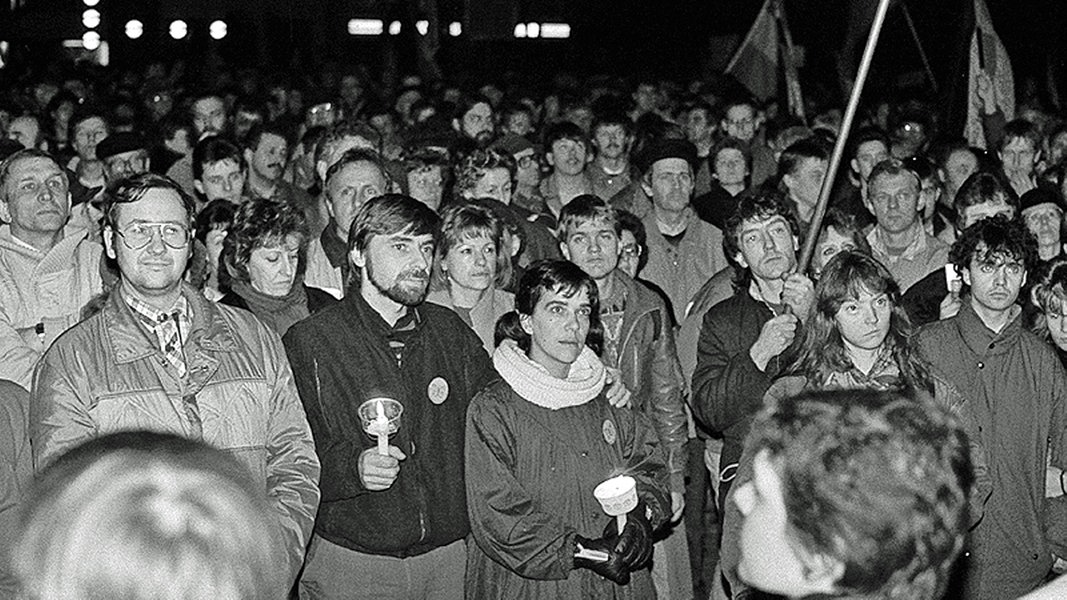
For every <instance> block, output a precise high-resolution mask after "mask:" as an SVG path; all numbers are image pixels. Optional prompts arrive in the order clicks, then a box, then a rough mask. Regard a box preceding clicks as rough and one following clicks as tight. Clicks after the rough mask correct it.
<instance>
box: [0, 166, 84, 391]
mask: <svg viewBox="0 0 1067 600" xmlns="http://www.w3.org/2000/svg"><path fill="white" fill-rule="evenodd" d="M67 177H68V175H67V173H66V172H65V171H64V170H63V169H62V168H61V167H60V165H59V163H57V162H56V160H55V159H54V158H52V156H50V155H49V154H46V153H44V152H42V151H40V150H35V149H31V150H20V151H18V152H15V153H14V154H12V155H11V156H9V157H8V158H7V159H6V160H4V161H3V162H0V220H2V221H3V222H4V223H5V224H4V225H2V226H0V379H9V380H11V381H14V382H15V383H18V384H19V385H21V386H22V387H24V388H26V389H27V390H28V389H29V388H30V380H31V379H32V377H33V369H34V367H35V366H36V365H37V361H38V359H39V358H40V357H41V354H42V353H43V352H44V351H45V350H46V349H47V348H48V346H49V345H51V344H52V342H53V341H54V340H55V339H56V338H57V337H59V334H61V333H63V332H64V331H66V330H67V329H68V328H69V327H71V326H72V325H74V324H75V323H77V322H78V321H79V320H80V319H81V312H82V308H83V307H84V306H85V305H86V304H87V303H88V302H89V301H90V300H91V299H92V298H93V297H94V296H96V295H97V294H99V293H100V292H101V291H102V289H103V285H102V283H101V278H100V255H101V253H102V250H103V249H102V248H101V246H100V244H99V243H98V242H96V241H95V240H94V238H93V237H92V236H90V234H89V231H87V230H86V229H85V228H83V227H80V226H79V225H78V224H77V223H73V222H72V221H71V218H70V217H71V195H70V191H69V190H70V188H69V180H68V179H67Z"/></svg>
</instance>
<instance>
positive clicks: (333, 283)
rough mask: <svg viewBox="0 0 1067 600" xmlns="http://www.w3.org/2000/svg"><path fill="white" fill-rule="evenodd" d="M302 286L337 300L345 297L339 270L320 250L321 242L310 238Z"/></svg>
mask: <svg viewBox="0 0 1067 600" xmlns="http://www.w3.org/2000/svg"><path fill="white" fill-rule="evenodd" d="M304 285H306V286H308V287H313V288H317V289H320V290H322V291H324V292H326V293H328V294H330V295H331V296H333V297H334V298H337V299H338V300H340V299H342V298H344V297H345V284H344V277H343V276H342V274H341V268H340V267H335V266H333V265H332V264H331V263H330V259H329V258H327V257H326V251H325V250H323V249H322V241H321V240H320V239H319V238H318V237H315V238H312V240H311V241H310V242H309V243H308V258H307V271H305V272H304Z"/></svg>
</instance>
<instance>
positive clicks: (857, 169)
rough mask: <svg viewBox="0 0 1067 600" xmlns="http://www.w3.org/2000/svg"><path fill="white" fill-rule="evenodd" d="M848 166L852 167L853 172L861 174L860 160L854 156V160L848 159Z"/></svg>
mask: <svg viewBox="0 0 1067 600" xmlns="http://www.w3.org/2000/svg"><path fill="white" fill-rule="evenodd" d="M848 166H849V167H851V168H852V172H854V173H855V174H856V175H859V174H860V161H858V160H856V159H854V158H853V159H852V160H850V161H848Z"/></svg>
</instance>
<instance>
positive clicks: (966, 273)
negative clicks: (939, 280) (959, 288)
mask: <svg viewBox="0 0 1067 600" xmlns="http://www.w3.org/2000/svg"><path fill="white" fill-rule="evenodd" d="M960 277H962V278H963V283H965V284H967V286H968V287H970V285H971V270H970V269H967V268H964V269H963V270H961V271H960Z"/></svg>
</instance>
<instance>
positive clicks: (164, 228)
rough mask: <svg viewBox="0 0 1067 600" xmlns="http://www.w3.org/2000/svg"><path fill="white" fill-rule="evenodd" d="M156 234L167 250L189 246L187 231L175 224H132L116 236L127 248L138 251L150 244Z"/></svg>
mask: <svg viewBox="0 0 1067 600" xmlns="http://www.w3.org/2000/svg"><path fill="white" fill-rule="evenodd" d="M156 232H159V237H160V238H162V240H163V243H164V244H166V245H167V247H169V248H173V249H175V250H180V249H182V248H184V247H186V246H188V245H189V229H188V228H186V227H182V226H181V225H177V224H175V223H132V224H130V225H127V226H126V227H125V228H123V229H121V230H119V232H118V234H119V236H120V237H121V238H122V243H123V244H124V245H125V246H126V247H127V248H129V249H130V250H140V249H141V248H144V247H145V246H147V245H148V244H150V243H152V240H153V239H155V234H156Z"/></svg>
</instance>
